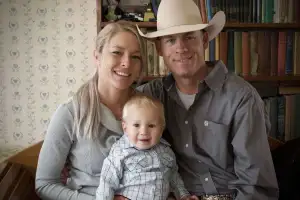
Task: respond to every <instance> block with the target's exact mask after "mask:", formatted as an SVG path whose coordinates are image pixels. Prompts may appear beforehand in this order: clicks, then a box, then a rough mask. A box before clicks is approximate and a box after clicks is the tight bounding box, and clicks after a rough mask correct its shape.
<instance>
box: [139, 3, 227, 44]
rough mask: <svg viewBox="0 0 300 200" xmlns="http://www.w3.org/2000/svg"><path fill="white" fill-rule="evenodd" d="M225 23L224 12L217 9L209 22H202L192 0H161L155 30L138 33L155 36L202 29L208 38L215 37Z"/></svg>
mask: <svg viewBox="0 0 300 200" xmlns="http://www.w3.org/2000/svg"><path fill="white" fill-rule="evenodd" d="M224 25H225V14H224V12H223V11H219V12H217V13H216V14H215V16H214V17H213V18H212V20H210V21H209V23H203V20H202V17H201V14H200V11H199V8H198V6H197V5H196V4H195V2H194V1H193V0H161V2H160V4H159V7H158V11H157V31H155V32H150V33H147V34H144V33H143V32H142V31H141V30H140V29H139V27H138V25H137V28H138V31H139V34H140V35H141V36H143V37H146V38H156V37H161V36H166V35H173V34H178V33H185V32H192V31H197V30H202V29H204V30H205V31H207V32H208V38H209V40H212V39H213V38H215V37H216V36H217V35H218V34H219V33H220V32H221V31H222V29H223V27H224Z"/></svg>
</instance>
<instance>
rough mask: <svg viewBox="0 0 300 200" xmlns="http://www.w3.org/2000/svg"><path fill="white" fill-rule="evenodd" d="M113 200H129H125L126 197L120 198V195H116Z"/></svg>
mask: <svg viewBox="0 0 300 200" xmlns="http://www.w3.org/2000/svg"><path fill="white" fill-rule="evenodd" d="M114 200H129V199H127V198H126V197H123V196H121V195H116V196H115V197H114Z"/></svg>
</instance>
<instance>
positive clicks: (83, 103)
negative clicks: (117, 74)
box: [73, 21, 146, 139]
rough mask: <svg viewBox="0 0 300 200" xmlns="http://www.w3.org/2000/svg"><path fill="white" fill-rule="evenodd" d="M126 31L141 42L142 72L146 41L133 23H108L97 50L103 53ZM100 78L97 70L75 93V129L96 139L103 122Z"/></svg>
mask: <svg viewBox="0 0 300 200" xmlns="http://www.w3.org/2000/svg"><path fill="white" fill-rule="evenodd" d="M124 31H125V32H130V33H132V34H134V35H135V36H136V38H137V40H138V42H139V45H140V52H141V66H142V69H141V74H142V72H143V70H144V66H146V65H145V63H146V52H145V42H144V41H143V39H142V37H141V36H140V35H139V33H138V31H137V28H136V27H135V26H134V25H133V24H132V23H129V22H124V21H118V22H115V23H110V24H108V25H106V26H105V27H104V28H103V29H102V30H101V31H100V32H99V34H98V35H97V38H96V50H97V51H98V52H99V53H101V52H102V51H103V47H104V45H105V44H106V43H107V42H109V41H110V39H111V38H112V37H113V36H114V35H116V34H117V33H119V32H124ZM98 79H99V77H98V72H97V71H96V73H95V74H94V76H93V77H92V78H91V79H90V80H89V81H87V82H86V83H84V84H83V85H82V86H81V87H80V88H79V89H78V91H77V92H76V94H75V95H74V98H73V106H74V111H75V112H74V129H75V131H76V135H77V136H78V137H80V136H82V137H85V138H88V139H94V138H97V137H98V134H99V128H100V124H101V120H100V105H101V101H100V98H99V94H98ZM140 79H141V77H140ZM80 130H82V132H81V131H80Z"/></svg>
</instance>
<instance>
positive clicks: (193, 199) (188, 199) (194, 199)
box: [181, 195, 199, 200]
mask: <svg viewBox="0 0 300 200" xmlns="http://www.w3.org/2000/svg"><path fill="white" fill-rule="evenodd" d="M181 200H199V198H198V197H197V196H195V195H193V196H190V195H189V196H185V197H183V198H181Z"/></svg>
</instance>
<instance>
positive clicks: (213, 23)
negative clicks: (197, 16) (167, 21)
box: [136, 11, 226, 41]
mask: <svg viewBox="0 0 300 200" xmlns="http://www.w3.org/2000/svg"><path fill="white" fill-rule="evenodd" d="M225 21H226V17H225V14H224V12H223V11H219V12H217V13H216V14H215V15H214V17H213V18H212V19H211V20H210V21H209V23H208V24H194V25H180V26H174V27H170V28H166V29H163V30H158V31H154V32H150V33H147V34H144V33H143V32H142V31H141V30H140V28H139V26H138V25H136V27H137V29H138V32H139V34H140V35H141V36H142V37H145V38H149V39H153V38H157V37H162V36H166V35H174V34H178V33H186V32H193V31H198V30H203V29H204V30H205V31H206V32H208V39H209V41H210V40H212V39H214V38H215V37H216V36H217V35H218V34H219V33H220V32H221V31H222V29H223V27H224V25H225Z"/></svg>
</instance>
